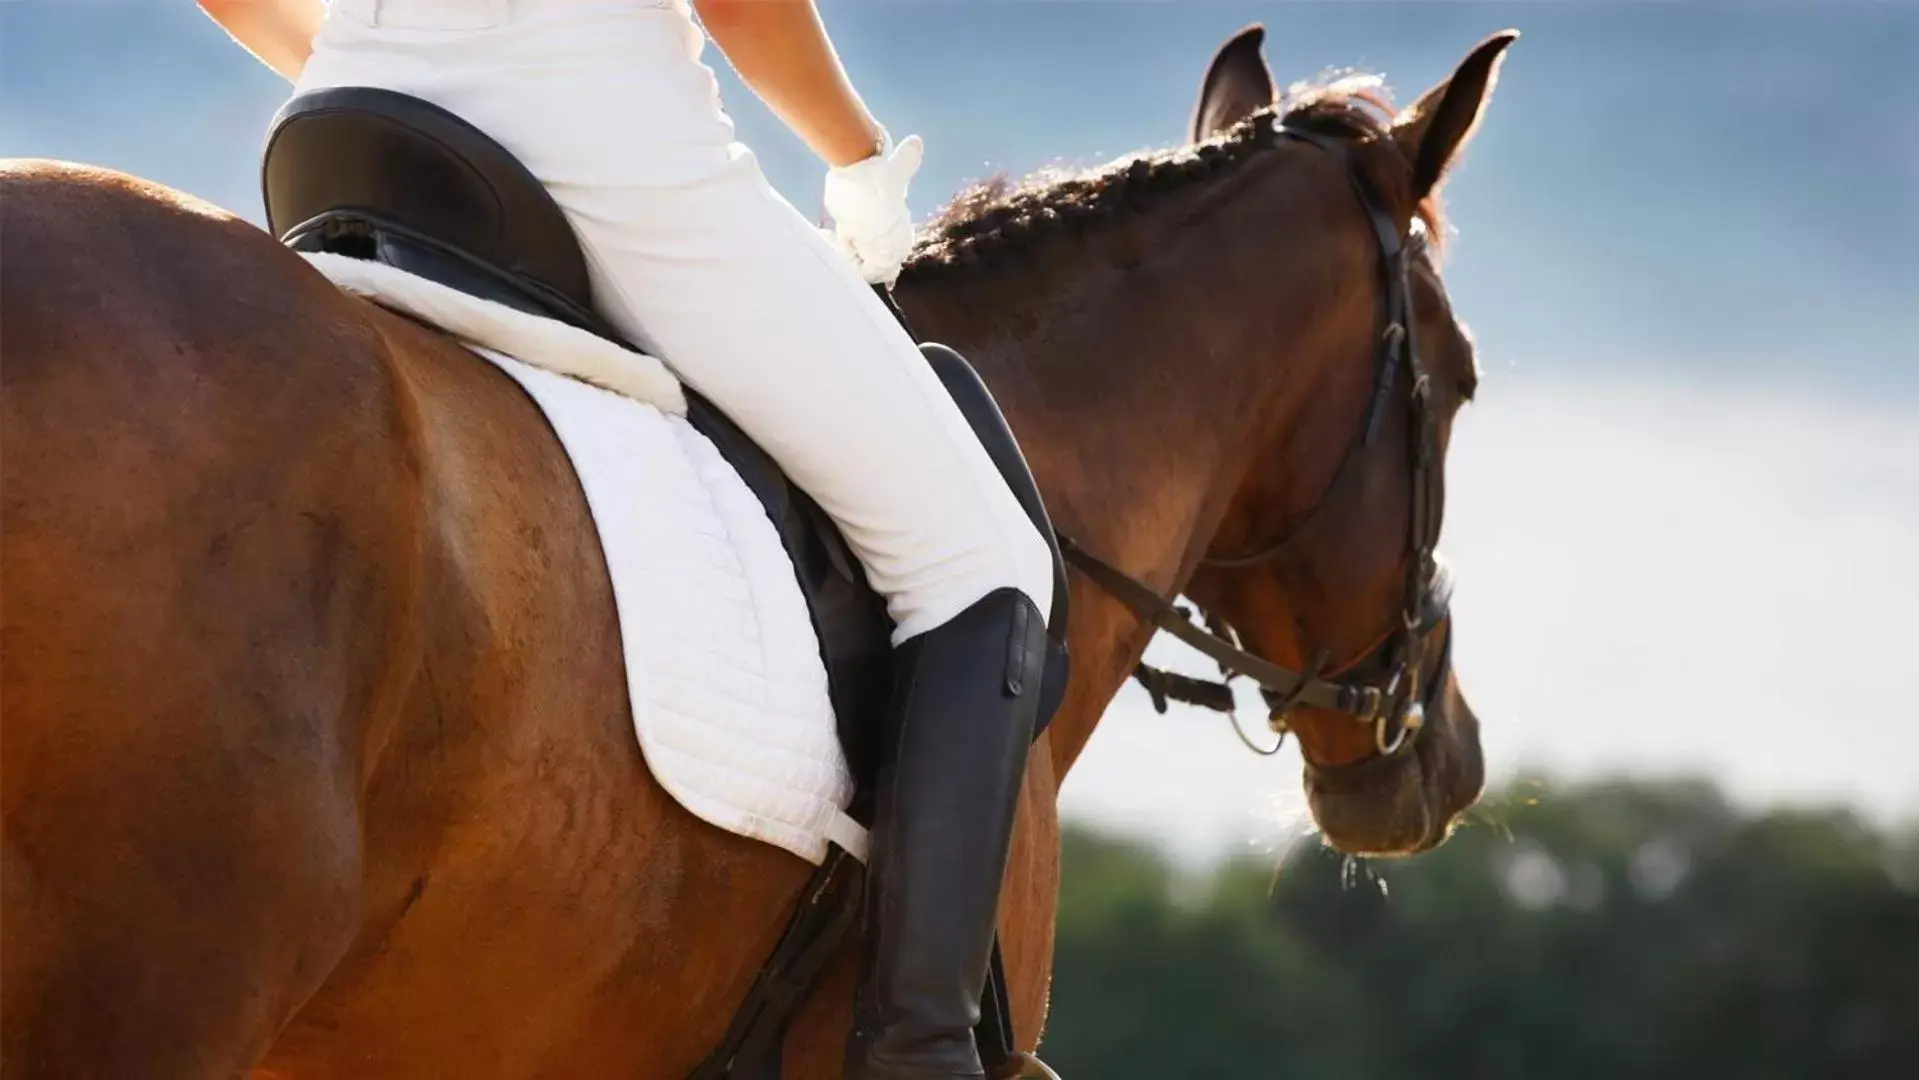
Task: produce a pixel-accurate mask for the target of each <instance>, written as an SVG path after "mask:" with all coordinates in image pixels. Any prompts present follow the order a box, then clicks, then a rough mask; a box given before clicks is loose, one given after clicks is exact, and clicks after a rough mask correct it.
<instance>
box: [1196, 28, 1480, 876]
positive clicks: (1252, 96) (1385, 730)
mask: <svg viewBox="0 0 1919 1080" xmlns="http://www.w3.org/2000/svg"><path fill="white" fill-rule="evenodd" d="M1516 36H1517V35H1514V34H1510V33H1508V34H1501V35H1497V36H1495V37H1492V38H1490V39H1488V40H1487V41H1486V42H1484V43H1483V44H1481V45H1480V46H1479V47H1478V48H1476V49H1475V50H1474V51H1473V52H1472V53H1471V54H1470V55H1469V56H1468V57H1467V58H1466V59H1465V60H1464V61H1463V62H1462V63H1461V64H1460V65H1459V67H1458V69H1457V70H1456V71H1455V72H1454V73H1453V75H1452V76H1451V77H1450V78H1449V79H1447V80H1445V81H1444V82H1442V83H1440V84H1439V85H1437V86H1435V87H1434V88H1433V89H1432V90H1430V91H1428V92H1427V93H1426V94H1425V95H1424V96H1422V97H1421V98H1420V99H1419V101H1418V102H1417V103H1416V104H1414V105H1413V106H1412V107H1411V108H1409V109H1406V110H1405V111H1403V112H1401V113H1399V114H1397V115H1396V116H1394V115H1392V114H1390V112H1380V111H1379V106H1381V105H1382V104H1383V101H1382V100H1381V99H1379V98H1377V97H1376V96H1374V95H1373V94H1372V92H1371V91H1369V90H1365V89H1357V90H1355V89H1354V88H1352V87H1345V88H1341V87H1338V86H1335V87H1334V88H1333V89H1332V90H1331V91H1328V90H1326V89H1323V88H1322V89H1321V90H1319V91H1317V92H1315V93H1314V94H1311V95H1309V96H1307V97H1306V98H1304V99H1303V100H1301V101H1297V102H1293V103H1290V105H1289V106H1288V107H1286V108H1284V110H1283V112H1280V111H1279V110H1277V109H1276V107H1275V100H1276V94H1275V88H1274V85H1273V82H1272V79H1271V76H1270V75H1269V74H1268V71H1267V68H1266V64H1265V61H1264V60H1263V59H1262V57H1261V55H1260V32H1259V31H1258V30H1257V29H1254V30H1249V31H1247V32H1245V33H1242V34H1241V35H1240V36H1239V37H1237V38H1235V39H1234V40H1233V41H1231V42H1230V43H1228V44H1227V45H1226V46H1225V48H1223V49H1222V50H1221V51H1220V53H1219V55H1218V56H1217V58H1216V59H1215V60H1214V62H1213V65H1212V68H1211V69H1210V70H1209V72H1208V73H1207V76H1206V80H1205V83H1204V87H1203V89H1202V92H1201V98H1200V103H1199V108H1198V112H1197V114H1196V118H1195V121H1194V136H1195V138H1196V139H1198V140H1200V141H1205V140H1209V139H1213V138H1215V137H1223V136H1225V135H1226V133H1229V132H1233V131H1235V130H1237V133H1238V137H1240V138H1242V139H1243V138H1244V136H1245V125H1248V124H1256V125H1260V124H1263V125H1266V126H1267V127H1268V128H1269V129H1270V130H1271V132H1272V137H1273V138H1275V139H1282V140H1284V139H1294V140H1297V141H1298V143H1299V145H1298V146H1297V148H1296V149H1295V150H1294V151H1293V153H1294V154H1295V155H1297V156H1296V157H1295V158H1294V164H1293V165H1292V166H1290V167H1287V168H1283V169H1282V168H1274V169H1272V170H1269V171H1268V172H1266V173H1264V174H1261V176H1260V179H1258V180H1249V181H1248V182H1249V183H1256V182H1263V183H1270V184H1272V185H1273V186H1274V189H1273V193H1272V197H1273V198H1274V199H1276V200H1277V199H1285V200H1287V201H1288V202H1289V204H1290V205H1292V206H1293V207H1295V208H1297V207H1299V206H1300V205H1302V204H1304V205H1306V206H1309V207H1311V208H1312V209H1311V210H1310V211H1309V212H1307V213H1305V214H1300V213H1298V212H1297V210H1295V213H1294V215H1293V217H1292V220H1293V221H1296V222H1300V226H1301V227H1299V228H1298V229H1297V230H1295V231H1293V232H1292V233H1291V234H1290V235H1286V236H1275V237H1273V238H1272V244H1273V247H1274V249H1275V254H1274V259H1275V264H1276V265H1277V263H1278V261H1279V260H1281V259H1284V260H1285V261H1286V263H1287V265H1289V266H1297V265H1299V263H1300V262H1301V260H1302V259H1303V258H1306V257H1305V256H1302V254H1301V246H1302V245H1303V246H1305V250H1308V251H1313V252H1315V254H1314V255H1313V256H1312V257H1311V258H1310V259H1307V262H1308V263H1309V264H1310V265H1312V266H1313V267H1314V268H1315V270H1314V272H1315V274H1316V275H1317V279H1316V280H1315V281H1313V282H1311V283H1309V284H1306V285H1304V286H1302V287H1305V288H1309V289H1311V290H1312V292H1313V293H1314V294H1315V297H1316V299H1315V300H1314V301H1313V302H1314V303H1315V304H1317V305H1318V306H1319V315H1318V316H1317V317H1316V318H1315V319H1314V320H1313V322H1312V329H1311V331H1310V333H1309V334H1308V335H1307V336H1306V337H1305V338H1304V339H1301V338H1299V337H1297V336H1295V337H1293V338H1290V339H1287V338H1283V337H1282V336H1281V335H1280V334H1279V333H1276V334H1275V335H1274V336H1273V339H1272V340H1271V341H1270V342H1269V349H1270V355H1269V356H1268V357H1259V358H1252V362H1255V363H1265V362H1270V363H1271V364H1275V365H1278V364H1284V365H1286V366H1287V370H1286V372H1285V377H1284V378H1282V379H1279V380H1277V382H1278V384H1279V385H1276V386H1275V387H1274V388H1273V389H1272V391H1271V401H1270V407H1269V409H1268V412H1267V415H1268V417H1269V419H1268V421H1267V422H1265V423H1264V424H1262V425H1260V428H1259V431H1258V433H1257V435H1256V436H1255V437H1254V439H1253V440H1252V443H1251V445H1250V446H1249V447H1248V456H1247V458H1246V469H1245V473H1244V478H1243V480H1242V481H1240V482H1239V484H1238V487H1237V488H1236V489H1235V490H1234V491H1233V492H1232V494H1231V496H1230V498H1229V500H1228V503H1227V506H1226V509H1225V512H1224V516H1223V518H1222V519H1221V524H1220V527H1219V529H1218V531H1217V532H1216V534H1215V535H1214V537H1213V538H1212V541H1211V543H1210V545H1208V549H1207V551H1208V553H1207V556H1206V557H1205V558H1204V559H1203V560H1202V562H1201V564H1200V567H1199V569H1198V571H1197V572H1196V574H1195V576H1194V577H1193V579H1192V581H1191V583H1190V584H1189V586H1188V587H1187V589H1186V590H1185V591H1186V594H1187V595H1188V596H1189V597H1190V598H1191V599H1192V600H1193V601H1194V602H1196V603H1197V604H1199V605H1200V606H1201V607H1202V608H1203V609H1204V610H1205V611H1206V612H1207V613H1208V614H1209V615H1210V616H1212V617H1213V619H1214V620H1215V622H1216V623H1223V624H1224V625H1225V626H1227V627H1230V628H1231V630H1232V632H1234V633H1235V634H1236V635H1237V636H1238V637H1239V639H1240V641H1241V642H1242V643H1243V644H1244V645H1245V647H1246V648H1247V649H1248V650H1250V651H1251V652H1253V653H1255V654H1257V655H1258V656H1261V657H1264V658H1266V659H1270V660H1272V661H1274V662H1276V663H1279V664H1282V665H1285V666H1287V667H1290V668H1293V669H1296V670H1300V671H1303V672H1306V673H1307V674H1308V675H1312V676H1316V677H1317V679H1318V680H1319V681H1320V683H1321V685H1329V686H1334V687H1340V688H1342V689H1344V688H1351V689H1353V690H1354V691H1356V694H1355V696H1354V697H1353V698H1351V699H1349V700H1350V707H1344V708H1342V707H1338V706H1337V705H1329V704H1328V703H1327V702H1326V701H1325V698H1326V697H1327V695H1324V694H1321V695H1317V696H1316V700H1317V701H1318V702H1319V703H1318V704H1313V703H1310V702H1301V701H1293V702H1288V701H1283V700H1275V698H1276V695H1274V694H1273V693H1272V692H1270V691H1269V692H1268V693H1267V695H1266V696H1267V699H1268V703H1269V704H1270V705H1271V706H1272V707H1273V709H1274V712H1275V716H1276V718H1277V719H1278V720H1279V721H1280V726H1281V727H1282V729H1283V730H1290V731H1291V732H1293V733H1294V734H1295V736H1296V737H1297V739H1298V741H1299V744H1300V747H1301V751H1302V753H1303V755H1304V757H1305V759H1306V763H1307V764H1306V787H1307V792H1308V795H1309V798H1310V801H1311V805H1312V809H1313V814H1314V816H1315V818H1316V819H1317V821H1318V824H1319V826H1320V828H1321V831H1322V832H1323V833H1324V835H1325V836H1326V838H1327V840H1328V841H1329V842H1330V843H1332V844H1333V845H1334V846H1336V847H1338V848H1340V849H1342V850H1345V851H1348V852H1353V853H1367V854H1403V853H1409V852H1414V851H1419V850H1423V849H1425V848H1429V847H1431V846H1433V845H1435V844H1437V843H1439V842H1440V841H1442V840H1443V839H1444V838H1445V837H1446V835H1447V833H1448V831H1449V829H1450V827H1451V825H1452V823H1453V821H1454V820H1455V819H1456V818H1457V817H1458V816H1459V815H1460V814H1461V813H1462V812H1463V811H1464V810H1465V809H1466V808H1467V807H1469V806H1471V805H1472V803H1473V802H1474V801H1475V800H1476V799H1477V798H1478V796H1479V793H1480V790H1481V787H1482V783H1483V772H1484V770H1483V761H1482V757H1481V752H1480V745H1479V722H1478V720H1477V718H1475V717H1474V715H1473V713H1472V710H1471V709H1470V708H1469V707H1468V706H1467V704H1466V701H1465V698H1464V696H1463V694H1462V693H1461V691H1460V687H1459V683H1458V680H1457V679H1456V678H1455V676H1454V674H1453V671H1452V664H1451V654H1452V650H1451V636H1452V632H1453V627H1452V618H1451V615H1450V614H1449V612H1448V607H1447V597H1448V594H1449V592H1450V584H1449V581H1448V578H1447V576H1446V574H1445V571H1444V569H1443V566H1442V565H1441V564H1439V563H1437V561H1436V560H1435V558H1434V557H1433V556H1434V552H1433V548H1434V547H1435V546H1436V544H1437V542H1438V538H1439V530H1440V516H1441V509H1442V506H1443V498H1444V491H1445V483H1444V469H1445V453H1446V446H1447V442H1448V438H1449V436H1450V433H1451V427H1452V421H1453V418H1454V416H1455V415H1456V413H1457V412H1458V410H1459V409H1460V407H1461V406H1462V405H1463V404H1464V403H1465V402H1466V401H1468V400H1470V399H1471V397H1472V395H1473V390H1474V387H1475V383H1476V378H1477V376H1476V368H1475V360H1474V354H1473V346H1472V341H1471V338H1470V337H1469V336H1468V334H1467V332H1466V330H1465V328H1464V327H1463V326H1462V325H1461V323H1460V322H1459V321H1458V319H1457V318H1456V317H1455V316H1454V314H1453V311H1452V307H1451V305H1450V303H1449V302H1448V300H1447V296H1446V289H1445V285H1444V284H1443V282H1442V281H1441V279H1440V275H1439V269H1438V263H1437V252H1438V248H1439V245H1440V242H1441V240H1442V239H1443V235H1442V232H1441V224H1440V223H1441V218H1440V214H1439V210H1438V206H1437V200H1436V193H1437V189H1438V187H1439V184H1440V182H1441V180H1442V179H1443V178H1444V176H1445V174H1446V171H1447V168H1448V166H1449V165H1450V164H1451V163H1452V161H1453V160H1454V159H1455V158H1456V157H1457V155H1458V154H1459V152H1460V151H1461V149H1462V148H1463V147H1464V145H1465V144H1466V142H1467V141H1468V140H1469V139H1470V137H1471V135H1472V133H1473V130H1474V128H1475V126H1476V125H1477V123H1478V120H1479V117H1480V114H1481V111H1482V108H1483V106H1484V104H1485V102H1486V100H1487V98H1488V96H1489V95H1490V93H1491V90H1492V86H1493V83H1494V80H1495V78H1496V75H1497V70H1498V66H1499V61H1500V57H1501V55H1502V54H1503V52H1504V51H1505V49H1506V47H1507V46H1508V45H1510V44H1511V43H1512V41H1513V40H1514V39H1515V37H1516ZM1302 219H1306V220H1303V221H1302ZM1297 280H1298V279H1297V277H1296V276H1295V277H1293V278H1291V279H1289V281H1297ZM1222 317H1226V316H1222ZM1232 317H1236V318H1242V319H1243V318H1244V313H1238V314H1237V315H1235V316H1232ZM1287 330H1288V331H1289V332H1290V333H1292V334H1294V335H1297V334H1298V332H1299V328H1298V326H1297V325H1296V324H1293V325H1289V326H1288V328H1287ZM1359 691H1377V693H1373V694H1365V693H1357V692H1359Z"/></svg>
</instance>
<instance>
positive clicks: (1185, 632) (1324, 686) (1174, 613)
mask: <svg viewBox="0 0 1919 1080" xmlns="http://www.w3.org/2000/svg"><path fill="white" fill-rule="evenodd" d="M1059 547H1060V552H1061V553H1062V554H1064V555H1065V556H1066V561H1067V562H1069V563H1071V564H1072V565H1073V566H1075V567H1077V568H1078V569H1079V571H1080V572H1081V573H1083V574H1085V575H1086V576H1087V577H1089V578H1092V579H1093V581H1094V583H1095V584H1097V585H1099V587H1100V588H1102V589H1104V590H1106V592H1107V593H1109V594H1111V595H1112V597H1113V598H1114V599H1116V600H1118V601H1119V602H1120V603H1122V604H1125V605H1126V606H1127V607H1128V608H1130V609H1132V611H1133V613H1134V614H1136V615H1138V616H1139V617H1141V618H1143V619H1145V620H1147V621H1148V622H1150V623H1152V624H1153V625H1154V626H1156V627H1158V628H1159V629H1161V630H1164V631H1166V632H1167V633H1169V634H1171V635H1173V636H1174V637H1176V638H1178V639H1180V640H1181V641H1183V642H1185V643H1186V644H1188V645H1191V646H1192V647H1193V648H1195V649H1197V650H1199V651H1200V652H1202V653H1204V654H1206V655H1207V656H1209V657H1211V658H1212V659H1213V660H1214V661H1216V662H1217V663H1218V664H1219V666H1220V668H1221V669H1222V670H1224V671H1226V672H1227V673H1229V674H1234V675H1243V676H1245V677H1247V678H1249V679H1251V680H1253V681H1254V682H1256V683H1258V684H1259V685H1260V686H1261V687H1262V688H1263V689H1265V690H1267V691H1269V692H1270V693H1272V694H1273V695H1275V696H1277V697H1280V698H1284V699H1287V700H1289V701H1291V702H1293V703H1294V704H1296V705H1305V706H1309V707H1312V708H1319V709H1336V710H1338V711H1340V712H1347V713H1352V714H1354V715H1356V716H1359V717H1361V718H1362V719H1371V718H1373V717H1375V716H1377V715H1378V713H1379V710H1380V707H1381V705H1382V704H1383V703H1384V700H1385V695H1384V694H1383V693H1381V691H1380V690H1379V689H1377V688H1376V687H1370V686H1346V685H1341V684H1339V683H1332V682H1327V681H1326V680H1324V679H1319V678H1310V677H1308V676H1305V675H1302V674H1301V673H1299V672H1297V671H1293V670H1291V669H1289V668H1283V667H1280V666H1279V665H1278V664H1275V663H1273V662H1272V661H1271V660H1267V659H1265V658H1263V657H1258V656H1254V655H1253V654H1252V653H1249V652H1247V651H1246V650H1244V649H1238V648H1234V647H1233V646H1232V645H1230V644H1228V643H1227V642H1225V641H1223V640H1221V639H1220V638H1217V637H1214V636H1213V635H1212V634H1209V633H1207V632H1206V631H1204V630H1202V629H1200V628H1199V627H1197V626H1194V625H1193V624H1192V622H1191V620H1189V619H1187V618H1186V616H1184V615H1182V614H1180V612H1179V609H1178V608H1176V607H1174V606H1173V604H1172V602H1171V601H1169V600H1167V599H1166V598H1165V597H1163V596H1161V595H1159V594H1158V593H1156V592H1153V591H1152V590H1151V589H1148V588H1147V587H1146V586H1144V585H1141V584H1140V583H1139V582H1137V581H1134V580H1133V579H1132V578H1130V577H1128V576H1127V575H1126V574H1125V573H1123V572H1121V571H1119V570H1117V569H1114V568H1113V566H1112V565H1111V564H1109V563H1107V562H1105V561H1104V560H1102V559H1100V558H1099V557H1098V556H1096V555H1093V554H1092V553H1090V552H1088V551H1087V550H1086V549H1085V548H1082V547H1080V546H1079V544H1078V543H1076V542H1074V540H1073V539H1072V538H1071V537H1069V536H1066V535H1065V534H1063V533H1062V534H1061V535H1060V538H1059Z"/></svg>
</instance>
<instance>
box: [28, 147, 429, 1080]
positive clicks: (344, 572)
mask: <svg viewBox="0 0 1919 1080" xmlns="http://www.w3.org/2000/svg"><path fill="white" fill-rule="evenodd" d="M0 208H3V209H0V214H4V218H3V219H0V244H3V245H4V249H3V251H0V333H4V348H5V357H4V363H0V431H3V432H4V439H5V446H4V451H3V452H0V469H3V471H4V475H0V498H3V499H4V504H3V510H4V534H5V535H4V543H0V592H4V594H5V598H6V599H5V605H4V607H3V608H0V635H3V636H0V641H3V642H4V652H0V711H4V713H5V717H6V722H5V725H4V728H0V734H3V737H4V748H3V749H0V770H3V773H0V788H3V789H4V797H3V798H4V820H3V822H0V824H3V828H4V840H5V845H6V851H5V854H6V861H5V864H4V868H3V871H0V872H3V873H4V880H5V898H6V903H7V920H6V923H5V928H4V933H5V941H4V950H3V952H4V996H5V998H6V1001H7V1013H6V1018H5V1029H4V1043H3V1044H0V1045H3V1047H4V1066H5V1071H6V1073H7V1075H9V1076H15V1075H20V1076H26V1075H55V1074H58V1075H145V1076H171V1075H205V1074H211V1073H214V1072H230V1071H231V1070H232V1069H234V1068H237V1067H240V1066H243V1065H245V1064H246V1063H248V1062H250V1061H251V1060H252V1058H253V1057H254V1056H256V1055H257V1054H258V1053H259V1052H261V1051H262V1050H264V1049H265V1046H266V1044H267V1042H268V1041H269V1040H270V1039H271V1037H272V1034H273V1032H274V1030H276V1029H277V1027H278V1026H279V1024H280V1023H281V1022H282V1021H283V1020H284V1018H285V1016H286V1015H287V1013H288V1012H289V1011H290V1010H291V1009H292V1008H293V1007H295V1006H296V1005H297V1003H298V1002H300V1001H302V1000H304V999H305V998H306V997H307V996H308V995H309V994H310V993H311V992H312V991H313V990H314V988H315V987H316V986H317V985H318V982H319V980H320V979H321V978H322V977H324V975H325V974H326V972H327V971H328V970H329V969H330V968H331V967H332V965H333V964H334V962H335V961H336V960H337V957H338V956H339V955H340V953H341V952H342V950H343V949H344V948H345V947H346V945H347V943H348V942H349V941H350V940H351V938H352V936H353V934H354V932H355V930H356V928H357V925H358V923H359V914H360V913H359V902H360V880H359V876H360V867H361V859H362V854H363V853H362V845H361V829H362V821H361V807H360V805H359V798H358V790H359V783H360V771H361V766H362V760H363V758H362V755H363V752H364V750H365V748H364V747H363V745H362V743H361V736H362V725H361V724H360V723H359V722H358V721H357V719H356V715H357V714H358V713H359V712H361V711H362V710H364V709H365V708H366V707H367V706H368V704H369V703H370V702H371V700H372V699H373V698H374V697H375V696H376V695H378V694H379V693H380V692H381V689H382V687H383V685H384V684H385V683H386V682H387V681H388V675H389V674H390V673H391V670H392V665H394V664H395V663H401V662H404V645H405V643H404V642H399V641H393V640H387V639H386V634H385V633H383V631H387V630H390V629H395V628H398V627H400V626H401V625H402V622H403V620H402V612H401V610H400V607H401V605H403V604H404V603H405V602H406V598H407V597H408V595H409V593H410V591H411V576H412V574H413V564H414V562H415V561H416V558H415V550H416V548H417V544H416V538H415V536H414V532H415V527H414V524H413V523H414V521H415V519H416V515H415V513H414V510H413V508H414V507H415V506H416V505H417V503H418V491H417V484H415V483H414V481H413V480H412V476H413V470H412V469H411V467H410V464H409V453H408V441H407V439H406V437H405V434H404V428H405V425H406V422H407V421H406V419H405V417H404V415H403V410H402V408H401V404H402V399H401V395H399V394H398V393H397V392H396V388H395V386H394V383H393V380H392V377H391V372H390V368H389V367H388V366H387V364H386V363H385V355H384V352H383V350H382V347H381V342H380V340H379V337H378V335H377V334H375V333H372V332H371V331H370V330H369V329H368V328H367V325H366V323H365V321H364V320H356V319H355V318H353V317H352V308H351V307H350V306H349V304H350V302H349V301H347V300H345V298H343V297H341V296H339V295H338V294H337V293H336V292H335V291H334V290H332V289H331V288H329V287H327V286H326V284H325V283H324V282H323V281H322V280H321V279H320V278H319V277H318V276H317V275H315V274H312V273H311V272H310V271H308V270H307V268H305V267H304V266H303V265H301V263H300V261H299V260H298V259H297V258H295V257H293V256H291V255H290V254H288V253H286V252H284V251H281V250H280V249H279V248H278V247H277V245H274V244H273V243H272V242H271V241H270V240H269V239H268V238H267V237H265V236H264V235H263V234H261V233H260V232H258V231H257V230H255V229H252V228H251V227H249V226H247V225H246V224H245V223H244V222H241V221H239V220H237V219H234V218H232V217H230V216H228V215H225V214H223V213H221V212H219V211H217V210H215V209H213V208H211V207H209V206H206V205H205V204H202V203H198V202H197V201H194V200H191V199H188V198H186V197H184V196H179V195H176V194H173V193H170V192H167V191H165V189H161V188H158V187H156V186H154V185H150V184H146V183H143V182H140V181H136V180H133V179H132V178H128V177H124V176H119V175H117V174H112V173H108V172H103V171H99V170H90V169H81V168H77V167H72V166H62V165H58V164H54V163H39V162H27V163H11V164H9V165H7V166H6V167H5V168H4V169H0ZM396 647H397V648H396Z"/></svg>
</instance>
